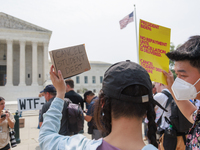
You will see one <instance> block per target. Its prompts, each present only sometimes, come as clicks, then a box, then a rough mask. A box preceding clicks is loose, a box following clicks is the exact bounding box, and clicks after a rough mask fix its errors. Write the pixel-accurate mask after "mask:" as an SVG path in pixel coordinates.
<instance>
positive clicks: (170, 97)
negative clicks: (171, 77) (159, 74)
mask: <svg viewBox="0 0 200 150" xmlns="http://www.w3.org/2000/svg"><path fill="white" fill-rule="evenodd" d="M161 93H163V94H165V95H166V96H167V97H168V99H167V103H166V105H165V109H166V108H167V107H168V106H169V104H170V103H171V102H172V100H173V97H172V95H171V94H170V93H169V92H167V91H165V90H162V92H161ZM163 113H164V111H163ZM163 113H162V115H161V116H160V118H159V119H158V121H157V125H159V126H160V124H161V121H162V116H163Z"/></svg>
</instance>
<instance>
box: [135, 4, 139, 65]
mask: <svg viewBox="0 0 200 150" xmlns="http://www.w3.org/2000/svg"><path fill="white" fill-rule="evenodd" d="M134 16H135V19H134V20H135V35H136V47H137V63H138V64H139V47H138V37H137V18H136V7H135V4H134Z"/></svg>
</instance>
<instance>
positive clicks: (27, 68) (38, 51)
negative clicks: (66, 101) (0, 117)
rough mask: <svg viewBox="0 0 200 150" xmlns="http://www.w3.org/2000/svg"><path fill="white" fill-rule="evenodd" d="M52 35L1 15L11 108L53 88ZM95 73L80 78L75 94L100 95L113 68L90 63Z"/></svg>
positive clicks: (4, 85) (0, 84)
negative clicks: (25, 99) (49, 55)
mask: <svg viewBox="0 0 200 150" xmlns="http://www.w3.org/2000/svg"><path fill="white" fill-rule="evenodd" d="M51 34H52V31H49V30H47V29H44V28H42V27H39V26H36V25H33V24H31V23H28V22H26V21H23V20H21V19H18V18H15V17H13V16H10V15H7V14H5V13H2V12H0V96H2V97H4V98H5V100H6V104H7V106H6V108H10V107H8V105H13V104H14V105H15V108H16V104H17V98H29V97H31V98H32V97H38V95H39V92H40V91H41V90H42V89H43V88H44V87H45V86H46V85H48V84H52V82H51V80H50V76H49V69H50V66H51V62H50V60H49V57H48V44H49V40H50V37H51ZM90 65H91V70H89V71H86V72H84V73H81V74H78V75H76V76H74V77H72V79H73V80H74V84H75V87H74V90H75V91H76V92H78V93H80V94H81V95H83V93H84V92H85V91H86V90H92V91H93V92H94V93H96V94H97V93H98V92H99V91H100V90H101V87H102V81H103V75H104V73H105V71H106V70H107V69H108V68H109V67H110V66H111V65H112V64H110V63H105V62H99V61H90Z"/></svg>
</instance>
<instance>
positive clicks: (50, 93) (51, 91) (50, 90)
mask: <svg viewBox="0 0 200 150" xmlns="http://www.w3.org/2000/svg"><path fill="white" fill-rule="evenodd" d="M40 93H43V95H44V97H45V100H46V101H47V103H45V104H44V105H43V107H42V110H41V116H40V127H41V126H42V124H43V121H44V119H43V114H45V113H46V112H47V111H48V109H49V107H50V106H51V103H52V102H53V100H54V98H55V96H56V89H55V87H54V86H53V85H52V84H49V85H47V86H46V87H45V88H44V90H42V91H41V92H40ZM67 105H68V104H67V103H65V104H64V108H63V111H62V119H61V127H60V130H59V134H61V135H72V134H73V133H70V132H69V130H68V128H67V127H68V123H67V121H68V120H67V118H68V117H67V110H66V109H67Z"/></svg>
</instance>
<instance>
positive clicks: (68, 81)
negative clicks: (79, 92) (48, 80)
mask: <svg viewBox="0 0 200 150" xmlns="http://www.w3.org/2000/svg"><path fill="white" fill-rule="evenodd" d="M65 84H66V85H69V86H70V87H71V88H74V81H73V80H72V79H67V80H65Z"/></svg>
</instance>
